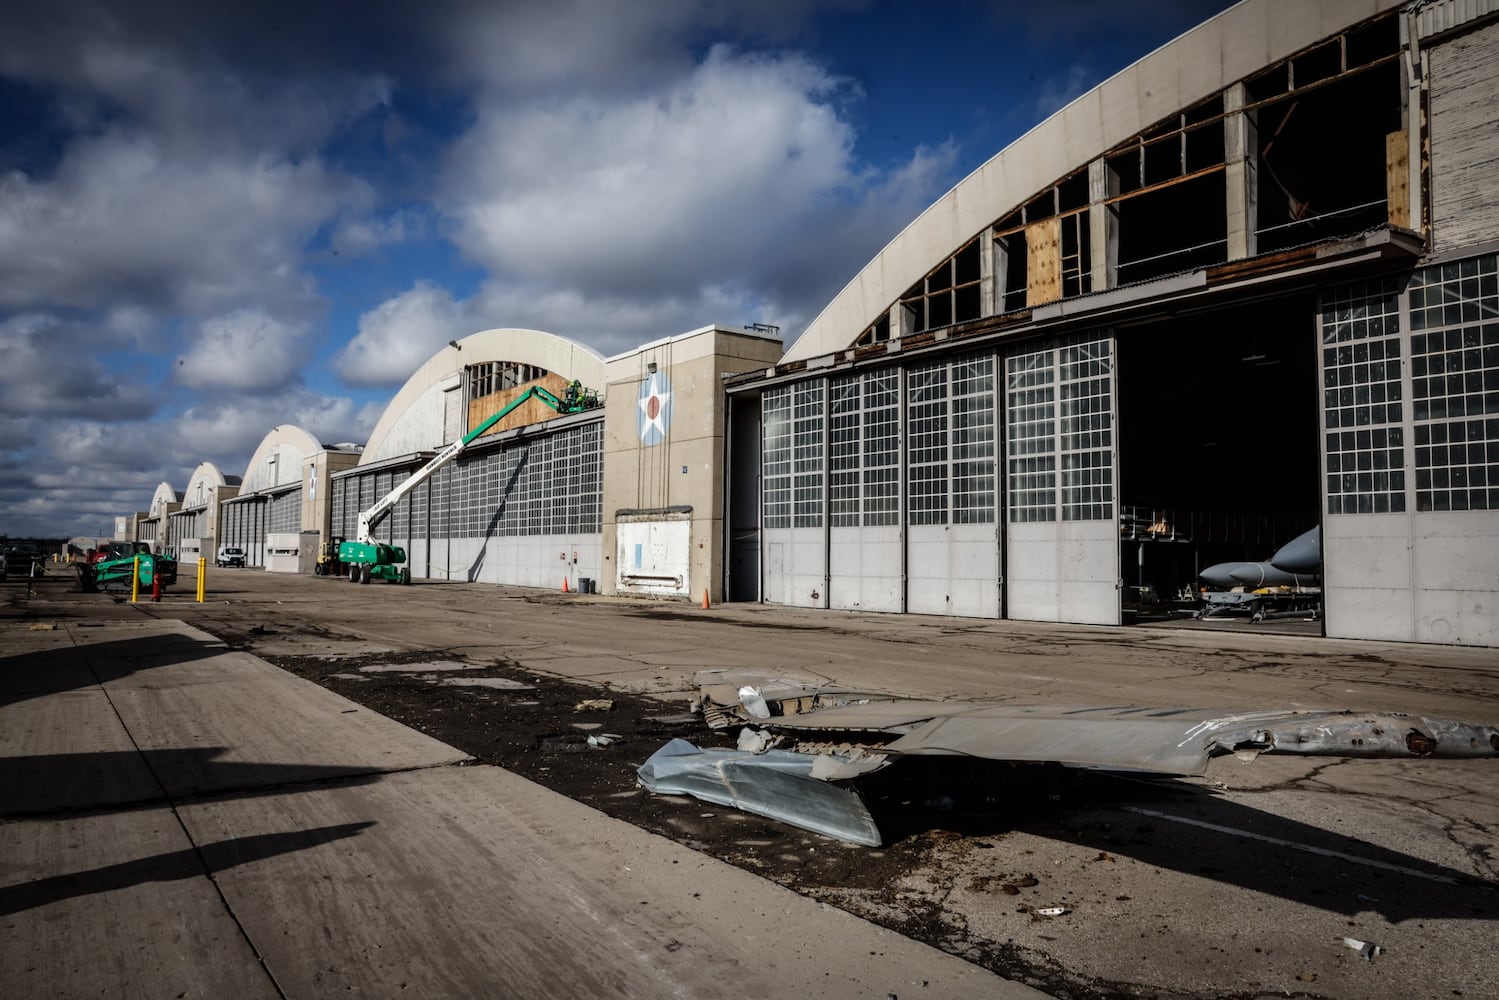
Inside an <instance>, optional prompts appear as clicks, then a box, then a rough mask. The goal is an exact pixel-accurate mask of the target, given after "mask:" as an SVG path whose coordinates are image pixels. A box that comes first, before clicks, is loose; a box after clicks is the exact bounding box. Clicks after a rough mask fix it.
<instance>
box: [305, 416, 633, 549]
mask: <svg viewBox="0 0 1499 1000" xmlns="http://www.w3.org/2000/svg"><path fill="white" fill-rule="evenodd" d="M602 446H603V425H602V423H599V422H593V423H589V424H586V425H584V426H582V427H574V428H570V429H568V430H565V431H562V432H559V433H556V434H553V435H550V436H548V437H545V438H540V439H533V440H528V441H526V442H524V443H512V445H511V446H510V447H506V448H500V449H492V450H487V451H485V452H484V453H482V454H477V455H475V454H469V455H466V456H465V457H463V458H461V459H459V460H458V461H456V462H454V463H452V464H450V465H447V466H444V467H443V468H441V469H439V470H438V471H437V472H436V473H434V474H433V476H432V478H431V479H429V480H428V481H427V482H426V483H424V484H423V485H421V486H418V487H417V488H416V489H415V490H413V491H412V492H411V493H410V494H408V495H407V496H406V498H405V499H403V500H402V501H401V502H400V503H399V504H397V505H396V507H395V509H394V510H393V511H392V512H391V514H390V516H389V517H388V518H386V520H385V521H382V522H381V524H380V527H379V528H378V529H377V531H376V534H377V535H379V537H381V538H387V539H388V538H391V537H396V538H405V537H406V535H407V531H406V526H407V524H408V523H410V525H411V531H410V535H411V537H412V538H423V537H430V538H448V537H452V538H486V537H490V536H491V535H507V536H522V535H550V534H597V533H598V532H601V531H602V530H603V517H602V514H603V506H604V505H603V495H602V488H603V483H602V477H601V475H600V472H601V469H602V462H603V458H602V453H601V449H602ZM411 475H412V471H411V470H403V471H398V472H394V473H392V472H380V473H370V474H366V475H362V476H353V477H345V478H341V479H338V480H335V482H334V487H333V494H332V503H333V526H334V533H335V534H342V535H343V536H344V537H351V535H352V532H353V531H354V530H355V526H356V524H357V522H358V517H359V511H361V510H366V509H368V508H369V507H370V505H372V504H373V503H374V502H375V501H376V500H378V499H379V498H380V497H382V496H385V495H386V494H387V493H388V492H390V490H391V489H392V488H394V487H395V486H397V485H399V484H400V483H402V482H404V481H405V480H406V479H407V478H408V477H410V476H411ZM429 493H430V496H431V501H430V503H429V501H428V496H429ZM429 508H430V510H429ZM429 520H430V524H429ZM429 529H430V533H429Z"/></svg>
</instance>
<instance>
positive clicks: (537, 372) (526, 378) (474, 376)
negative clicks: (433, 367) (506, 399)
mask: <svg viewBox="0 0 1499 1000" xmlns="http://www.w3.org/2000/svg"><path fill="white" fill-rule="evenodd" d="M546 374H548V373H547V370H546V369H545V368H541V367H539V366H537V365H527V364H521V363H519V362H515V361H481V362H479V363H478V364H476V365H469V366H468V398H469V399H470V400H475V399H480V398H482V397H484V396H489V395H492V394H494V393H496V392H501V391H503V390H505V389H514V388H516V387H517V386H522V385H526V384H527V383H530V382H534V381H536V380H537V379H539V378H542V377H543V376H545V375H546Z"/></svg>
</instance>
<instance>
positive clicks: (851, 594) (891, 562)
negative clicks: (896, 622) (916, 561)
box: [828, 525, 902, 612]
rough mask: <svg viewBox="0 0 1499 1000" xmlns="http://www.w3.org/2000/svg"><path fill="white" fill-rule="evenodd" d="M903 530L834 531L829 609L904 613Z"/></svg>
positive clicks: (846, 529)
mask: <svg viewBox="0 0 1499 1000" xmlns="http://www.w3.org/2000/svg"><path fill="white" fill-rule="evenodd" d="M900 544H901V542H900V528H899V527H898V526H896V525H890V526H888V527H873V528H834V529H833V530H832V549H831V552H830V557H831V558H830V565H831V566H832V579H831V581H830V582H829V584H828V602H829V606H830V607H833V608H837V609H839V610H843V611H890V612H899V611H901V610H902V609H901V590H902V588H901V580H900V562H901V560H900Z"/></svg>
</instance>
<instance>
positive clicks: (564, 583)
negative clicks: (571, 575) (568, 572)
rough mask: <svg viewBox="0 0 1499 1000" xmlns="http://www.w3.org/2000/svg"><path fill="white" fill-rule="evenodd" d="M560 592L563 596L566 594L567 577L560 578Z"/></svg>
mask: <svg viewBox="0 0 1499 1000" xmlns="http://www.w3.org/2000/svg"><path fill="white" fill-rule="evenodd" d="M562 592H563V593H564V594H566V593H567V592H568V590H567V577H565V576H564V577H563V578H562Z"/></svg>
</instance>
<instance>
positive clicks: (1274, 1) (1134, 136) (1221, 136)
mask: <svg viewBox="0 0 1499 1000" xmlns="http://www.w3.org/2000/svg"><path fill="white" fill-rule="evenodd" d="M1496 108H1499V5H1496V4H1494V3H1492V2H1469V0H1435V2H1421V3H1415V4H1401V3H1394V2H1390V0H1326V2H1319V3H1315V4H1307V3H1301V2H1295V0H1246V2H1244V3H1240V4H1238V5H1237V6H1235V7H1233V8H1231V9H1229V10H1228V11H1226V12H1224V13H1223V14H1220V15H1219V16H1217V17H1215V18H1213V19H1211V20H1209V21H1207V22H1205V23H1204V24H1202V25H1200V26H1198V27H1197V28H1195V29H1193V30H1192V31H1189V32H1187V33H1186V34H1185V35H1183V36H1181V37H1180V38H1178V39H1176V40H1175V41H1173V42H1171V43H1169V44H1168V45H1165V46H1163V47H1162V48H1160V49H1159V50H1157V51H1156V52H1154V53H1152V54H1151V55H1149V56H1147V57H1146V58H1145V59H1142V60H1140V61H1139V62H1138V63H1136V64H1134V65H1133V66H1131V67H1129V68H1128V69H1126V70H1124V71H1122V72H1121V73H1119V74H1118V75H1116V76H1114V77H1113V78H1111V79H1109V80H1108V81H1106V82H1105V83H1103V84H1102V85H1100V86H1099V87H1097V88H1095V89H1094V90H1092V91H1090V92H1089V93H1087V94H1084V95H1083V96H1081V97H1079V98H1078V99H1077V100H1075V101H1073V102H1072V103H1071V104H1070V105H1068V106H1067V107H1066V108H1064V109H1062V110H1061V111H1059V112H1058V113H1057V114H1055V115H1053V116H1052V117H1051V118H1050V119H1048V120H1047V121H1045V122H1043V123H1042V124H1041V125H1039V126H1037V127H1036V128H1035V129H1034V130H1032V131H1031V132H1030V133H1028V134H1027V135H1025V136H1023V137H1022V138H1021V139H1019V140H1017V141H1016V142H1015V143H1014V144H1012V145H1011V146H1010V147H1008V148H1006V149H1005V150H1003V151H1001V152H1000V153H999V154H997V155H996V156H994V157H993V158H992V159H991V160H990V161H988V162H987V163H986V164H984V165H983V166H982V167H980V168H979V169H978V170H976V171H975V172H974V173H973V174H972V175H970V176H969V177H967V178H966V179H965V180H963V181H962V182H961V183H960V184H958V185H957V186H956V187H955V188H953V190H951V191H950V192H948V193H947V194H946V195H945V196H944V197H943V198H941V199H940V200H939V201H937V202H936V203H935V204H934V205H932V206H931V207H930V208H928V209H927V210H926V211H925V212H924V213H923V214H922V215H921V216H920V217H919V218H917V219H916V220H914V221H913V222H912V223H911V224H910V225H909V226H908V227H907V228H906V230H905V231H904V232H902V233H901V234H900V235H899V236H898V237H897V238H896V239H895V240H893V241H892V242H891V243H890V244H889V245H888V246H887V247H885V248H884V249H883V250H882V251H881V252H880V253H879V254H878V255H877V256H876V257H875V258H874V259H873V260H872V261H870V262H869V264H868V265H867V266H866V267H865V268H864V269H863V270H862V271H861V272H860V273H859V274H858V275H856V276H855V277H854V278H853V280H852V281H850V282H849V284H848V285H847V287H845V288H844V289H843V291H842V292H841V293H840V294H839V295H838V296H837V297H836V298H835V299H834V300H833V301H832V302H831V303H829V304H828V306H827V307H826V308H825V309H824V310H823V312H822V313H821V315H819V316H818V317H817V319H816V320H815V321H814V322H813V323H812V324H811V325H810V326H809V327H808V328H807V330H806V331H805V332H803V333H802V335H801V336H800V337H799V338H798V339H797V340H796V341H795V342H794V343H793V345H792V346H791V348H790V349H789V350H788V351H786V353H785V355H784V356H783V357H782V358H781V359H780V361H779V363H778V364H776V365H774V366H773V367H771V368H770V369H768V370H766V371H760V372H755V373H752V374H747V375H744V376H740V377H737V378H734V379H731V380H730V381H729V383H728V392H729V395H730V414H731V426H732V430H731V440H732V442H733V445H734V449H733V453H732V455H731V458H730V470H729V475H730V483H731V490H730V495H731V497H733V498H740V499H742V498H744V497H753V498H754V499H753V502H738V503H735V502H734V501H732V500H731V503H730V510H729V518H730V524H729V531H728V535H729V537H731V538H733V539H734V540H735V541H734V547H735V552H734V553H731V558H730V559H729V561H728V574H729V579H728V586H729V591H730V593H731V595H733V596H735V597H738V598H744V599H755V598H760V599H764V600H768V601H773V602H777V603H784V604H789V605H799V606H807V607H826V608H846V609H867V610H876V611H895V612H923V613H936V614H955V615H969V616H977V617H1000V618H1015V619H1030V620H1045V621H1068V622H1090V623H1104V624H1114V623H1119V622H1121V621H1127V620H1130V619H1132V618H1134V617H1136V616H1141V615H1149V614H1160V615H1165V614H1169V613H1170V612H1171V611H1173V610H1177V609H1178V608H1179V607H1180V608H1183V609H1184V608H1185V607H1187V606H1189V605H1190V604H1191V603H1195V599H1196V597H1197V588H1198V587H1199V585H1200V581H1199V576H1198V575H1199V573H1200V572H1201V571H1202V570H1203V569H1204V568H1206V567H1207V566H1209V565H1210V564H1215V563H1222V562H1224V561H1232V560H1266V559H1269V558H1270V557H1271V555H1272V553H1274V552H1275V551H1276V550H1277V549H1278V548H1279V547H1280V546H1282V545H1284V544H1286V543H1287V542H1289V541H1291V540H1293V539H1295V538H1297V537H1299V536H1302V535H1303V534H1305V533H1306V532H1308V531H1309V530H1311V529H1320V537H1321V539H1322V552H1321V579H1320V590H1321V592H1322V593H1321V597H1322V605H1323V606H1322V615H1323V621H1324V626H1323V627H1324V629H1325V632H1326V634H1328V635H1336V636H1346V637H1360V638H1383V639H1399V640H1417V641H1435V642H1455V643H1466V644H1476V645H1494V644H1499V122H1496ZM1178 596H1180V597H1182V598H1183V599H1184V600H1183V601H1181V602H1180V605H1179V606H1178V605H1177V604H1176V603H1175V601H1174V599H1175V598H1176V597H1178ZM1188 598H1190V599H1192V601H1190V602H1189V601H1188V600H1186V599H1188Z"/></svg>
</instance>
